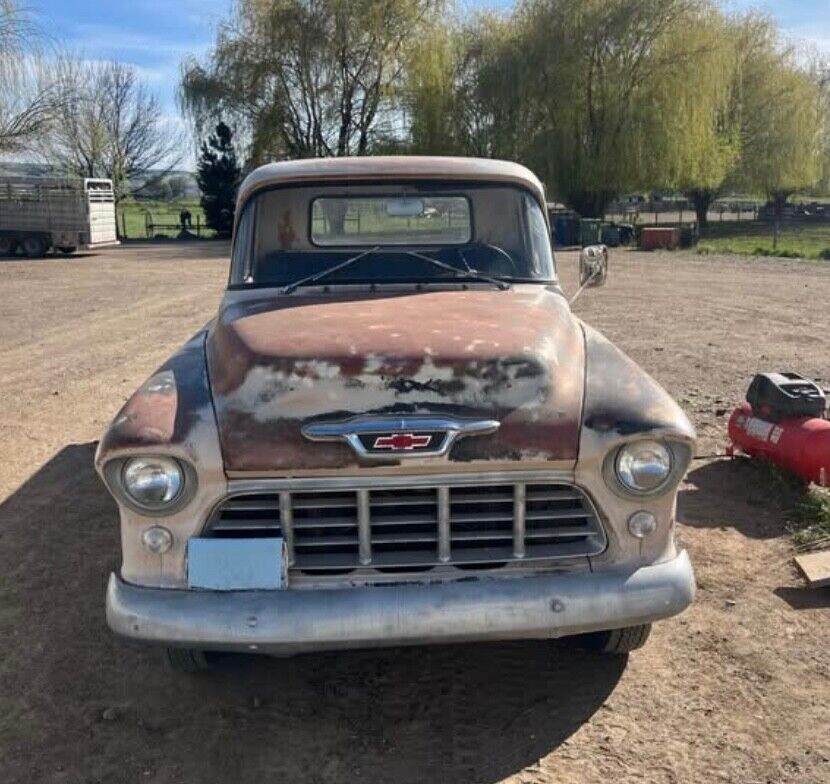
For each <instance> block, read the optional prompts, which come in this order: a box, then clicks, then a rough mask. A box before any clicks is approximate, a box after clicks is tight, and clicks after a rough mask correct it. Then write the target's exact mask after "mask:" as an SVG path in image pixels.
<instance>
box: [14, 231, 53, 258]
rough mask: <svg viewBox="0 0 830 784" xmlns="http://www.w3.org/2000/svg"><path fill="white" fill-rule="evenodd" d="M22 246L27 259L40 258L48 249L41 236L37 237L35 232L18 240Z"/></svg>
mask: <svg viewBox="0 0 830 784" xmlns="http://www.w3.org/2000/svg"><path fill="white" fill-rule="evenodd" d="M20 245H21V247H22V248H23V254H24V255H25V256H26V257H27V258H29V259H42V258H43V257H44V256H45V255H46V251H47V250H49V246H48V245H47V243H46V240H44V239H43V237H38V236H37V235H36V234H30V235H29V236H28V237H24V238H23V239H22V240H21V241H20Z"/></svg>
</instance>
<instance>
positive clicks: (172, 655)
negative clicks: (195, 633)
mask: <svg viewBox="0 0 830 784" xmlns="http://www.w3.org/2000/svg"><path fill="white" fill-rule="evenodd" d="M167 661H168V663H169V664H170V666H171V667H172V668H173V669H174V670H175V671H176V672H187V673H196V672H209V671H210V670H211V669H213V667H212V666H211V662H210V659H208V655H207V652H206V651H200V650H197V649H195V648H168V649H167Z"/></svg>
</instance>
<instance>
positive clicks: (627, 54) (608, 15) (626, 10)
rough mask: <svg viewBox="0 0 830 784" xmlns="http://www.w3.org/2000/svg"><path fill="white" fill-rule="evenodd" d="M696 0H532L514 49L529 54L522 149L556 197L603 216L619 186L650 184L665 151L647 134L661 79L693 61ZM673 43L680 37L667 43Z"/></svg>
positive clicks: (521, 86)
mask: <svg viewBox="0 0 830 784" xmlns="http://www.w3.org/2000/svg"><path fill="white" fill-rule="evenodd" d="M700 6H701V2H700V1H699V0H526V2H525V3H524V4H523V5H522V6H520V7H519V9H518V10H517V12H516V24H517V26H518V32H517V42H516V47H515V51H516V53H517V55H518V56H519V57H521V58H522V60H523V61H524V63H525V67H524V69H523V70H522V76H523V78H522V80H521V81H517V82H515V83H514V84H513V85H512V90H513V91H521V92H522V94H523V95H522V101H523V104H524V105H525V107H526V111H527V116H526V117H525V121H524V127H523V128H521V129H518V132H519V133H521V134H522V136H523V139H524V142H523V143H522V157H523V159H524V160H525V161H527V162H528V163H530V164H531V165H532V166H533V167H534V168H535V169H536V170H537V171H538V172H539V173H540V174H541V175H542V176H543V178H544V179H545V180H546V182H547V183H548V185H549V186H550V188H551V191H552V193H553V194H554V196H556V197H557V198H559V199H560V200H562V201H564V202H565V203H567V204H569V205H570V206H572V207H573V208H574V209H576V210H577V211H578V212H580V213H581V214H583V215H588V216H600V215H602V213H603V212H604V210H605V208H606V207H607V205H608V203H609V202H610V201H611V200H612V199H613V198H614V197H615V196H616V195H617V194H619V193H621V192H625V191H630V190H633V189H638V188H648V187H650V186H651V185H652V183H653V181H654V174H655V172H660V170H661V168H662V165H663V164H662V160H663V153H664V151H663V150H662V149H660V148H659V147H657V146H655V141H653V140H651V139H649V138H648V137H647V136H646V135H645V134H644V132H643V131H644V127H643V123H642V120H643V118H644V117H647V116H648V113H649V112H650V111H652V112H653V111H654V106H655V99H654V94H653V91H654V87H655V85H658V84H659V82H660V80H661V79H663V78H665V77H666V74H667V73H668V72H670V71H672V70H675V71H679V70H680V69H689V68H691V67H693V64H694V58H695V53H696V46H695V45H694V44H693V43H690V42H685V41H684V40H683V38H682V36H681V35H678V34H677V31H678V30H682V29H683V28H684V27H688V25H689V24H690V23H691V21H693V18H694V14H695V13H696V11H697V9H698V8H699V7H700ZM669 41H673V42H674V46H672V45H669V43H668V42H669Z"/></svg>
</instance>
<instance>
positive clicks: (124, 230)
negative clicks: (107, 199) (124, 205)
mask: <svg viewBox="0 0 830 784" xmlns="http://www.w3.org/2000/svg"><path fill="white" fill-rule="evenodd" d="M121 236H122V237H123V238H124V239H125V240H126V239H127V214H126V213H125V212H124V210H123V209H122V210H121Z"/></svg>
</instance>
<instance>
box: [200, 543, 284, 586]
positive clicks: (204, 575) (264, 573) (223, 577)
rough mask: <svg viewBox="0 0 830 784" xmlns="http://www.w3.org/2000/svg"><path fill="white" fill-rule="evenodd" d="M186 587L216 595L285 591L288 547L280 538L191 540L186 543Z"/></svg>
mask: <svg viewBox="0 0 830 784" xmlns="http://www.w3.org/2000/svg"><path fill="white" fill-rule="evenodd" d="M187 584H188V586H189V587H190V588H204V589H209V590H213V591H253V590H274V589H280V588H285V587H286V558H285V543H284V541H283V540H282V539H281V538H279V537H272V538H267V539H265V538H263V539H191V540H190V541H188V543H187Z"/></svg>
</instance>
